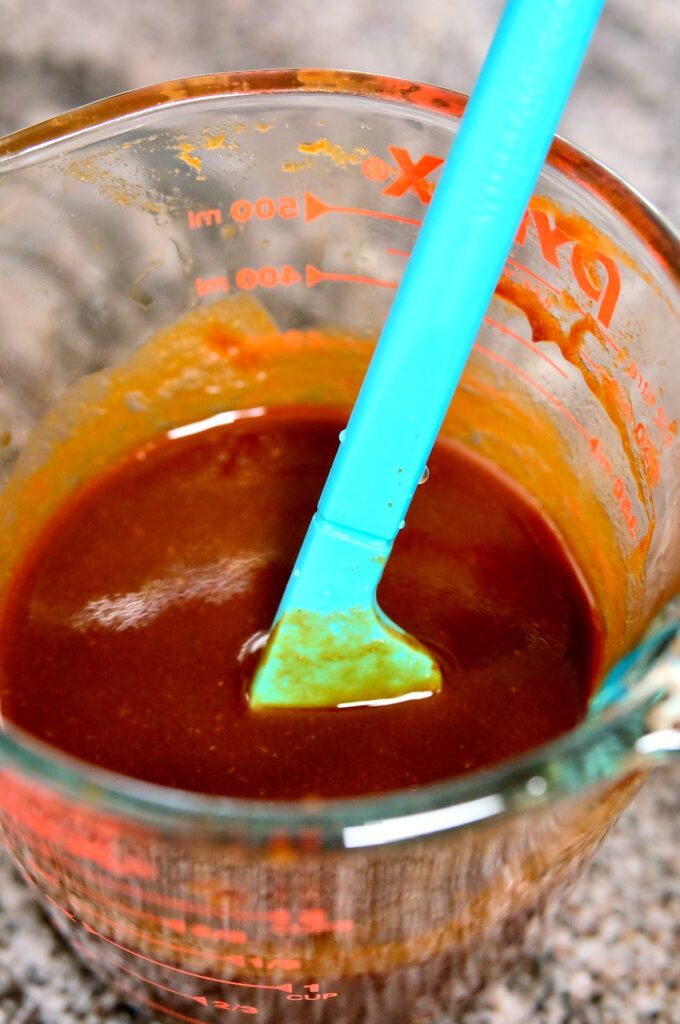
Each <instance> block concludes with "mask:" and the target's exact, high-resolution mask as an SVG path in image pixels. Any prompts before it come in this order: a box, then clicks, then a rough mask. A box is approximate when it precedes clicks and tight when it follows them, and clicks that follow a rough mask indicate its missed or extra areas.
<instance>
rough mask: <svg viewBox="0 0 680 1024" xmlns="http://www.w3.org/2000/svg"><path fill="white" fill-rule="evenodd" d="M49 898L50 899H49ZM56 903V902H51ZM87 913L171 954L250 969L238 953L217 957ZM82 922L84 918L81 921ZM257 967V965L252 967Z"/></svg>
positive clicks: (88, 909) (91, 911)
mask: <svg viewBox="0 0 680 1024" xmlns="http://www.w3.org/2000/svg"><path fill="white" fill-rule="evenodd" d="M48 898H49V897H48ZM72 898H73V899H75V900H76V902H77V903H79V904H80V902H81V901H80V900H79V899H78V897H77V896H75V897H72ZM50 902H51V903H54V900H50ZM54 905H55V907H57V910H61V912H62V913H64V914H68V911H66V910H64V909H63V908H62V907H60V906H59V905H58V904H56V903H54ZM85 911H86V913H87V915H88V916H89V917H93V918H96V920H97V921H101V923H102V924H105V925H108V927H109V928H111V929H114V930H115V931H117V932H122V933H123V934H124V935H126V936H129V937H130V938H132V939H139V940H140V941H141V942H144V943H147V944H150V945H152V946H160V947H161V949H167V950H169V951H170V952H171V953H181V954H182V956H195V957H199V958H203V959H205V958H206V957H209V958H210V959H211V960H216V961H219V962H220V963H225V964H230V965H231V966H232V967H248V966H251V965H250V964H248V963H246V961H245V958H244V957H243V956H242V955H241V954H238V953H232V954H229V953H225V954H220V955H217V954H215V953H213V951H212V950H207V949H192V948H191V947H190V946H182V945H180V944H179V943H177V942H170V941H169V940H168V939H160V938H158V937H157V936H155V935H151V934H150V933H149V932H144V931H140V929H139V928H135V927H134V926H133V925H131V924H128V923H127V922H123V921H114V920H113V919H112V918H110V917H107V916H106V914H102V913H101V911H99V910H94V909H93V908H92V907H90V906H88V905H87V904H85ZM70 916H71V919H72V920H73V921H77V920H79V919H78V918H75V917H73V915H70ZM80 920H82V918H81V919H80ZM252 966H255V965H252Z"/></svg>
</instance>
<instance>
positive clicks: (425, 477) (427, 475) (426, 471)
mask: <svg viewBox="0 0 680 1024" xmlns="http://www.w3.org/2000/svg"><path fill="white" fill-rule="evenodd" d="M429 479H430V467H429V466H425V469H424V470H423V472H422V473H421V474H420V480H419V481H418V486H419V487H420V485H421V484H426V483H427V481H428V480H429Z"/></svg>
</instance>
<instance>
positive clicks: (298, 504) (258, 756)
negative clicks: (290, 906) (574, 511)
mask: <svg viewBox="0 0 680 1024" xmlns="http://www.w3.org/2000/svg"><path fill="white" fill-rule="evenodd" d="M224 420H225V421H224V422H222V423H221V425H214V424H212V425H211V424H210V423H206V424H203V425H202V424H190V425H188V426H187V427H183V428H179V429H176V430H174V431H171V433H170V434H169V435H162V436H160V437H158V438H156V439H154V440H152V441H149V442H147V443H146V444H144V445H142V446H141V447H138V448H136V449H135V450H133V451H131V452H129V453H128V454H126V455H124V456H123V457H121V458H119V459H118V460H117V461H115V462H114V463H112V464H111V465H110V466H109V467H108V468H106V469H105V470H103V471H101V472H99V473H98V474H96V475H94V476H93V477H92V478H91V479H90V480H89V481H87V482H86V483H85V484H83V485H82V486H80V487H79V488H78V489H77V490H76V491H75V493H73V494H72V495H71V496H70V497H69V498H68V499H67V500H66V502H65V503H64V504H63V505H62V506H61V508H60V509H59V510H58V511H57V512H56V513H55V514H54V515H53V516H52V518H51V519H50V520H49V521H48V523H47V524H46V525H45V526H44V527H43V529H42V531H41V532H40V534H39V535H38V537H37V539H35V541H34V542H33V544H32V545H31V546H30V548H29V550H28V551H27V553H26V554H25V556H24V557H23V559H22V560H21V562H20V563H19V566H18V568H17V569H16V570H15V572H14V575H13V578H12V580H11V582H10V585H9V587H8V589H7V591H6V595H5V602H4V606H3V610H2V618H1V620H0V708H1V709H2V714H3V715H4V716H5V718H6V719H8V720H10V721H12V722H14V723H15V724H17V725H18V726H20V727H22V728H23V729H25V730H27V731H28V732H30V733H32V734H34V735H35V736H37V737H39V738H40V739H42V740H44V741H47V742H48V743H50V744H52V745H54V746H56V747H58V748H61V749H62V750H64V751H66V752H68V753H70V754H72V755H75V756H77V757H79V758H82V759H83V760H85V761H88V762H91V763H93V764H95V765H99V766H101V767H105V768H108V769H111V770H114V771H117V772H120V773H123V774H125V775H129V776H132V777H135V778H140V779H145V780H147V781H150V782H154V783H159V784H162V785H167V786H173V787H179V788H182V789H187V790H194V791H198V792H204V793H213V794H223V795H228V796H233V797H243V798H266V799H273V800H283V799H299V798H315V797H327V798H330V797H351V796H358V795H365V794H370V793H377V792H385V791H389V790H397V789H404V788H414V787H419V786H422V785H425V784H428V783H431V782H434V781H439V780H443V779H447V778H451V777H453V776H456V775H460V774H464V773H466V772H471V771H474V770H477V769H480V768H484V767H487V766H489V765H492V764H495V763H497V762H500V761H503V760H505V759H506V758H509V757H512V756H513V755H516V754H518V753H519V752H521V751H524V750H528V749H530V748H533V747H536V746H538V745H540V744H542V743H544V742H546V741H548V740H550V739H552V738H553V737H555V736H557V735H559V734H561V733H563V732H565V731H566V730H568V729H570V728H572V727H573V726H574V725H576V724H577V723H578V722H579V720H580V719H581V718H582V717H583V715H584V712H585V709H586V705H587V700H588V697H589V694H590V692H591V688H592V684H593V680H594V678H595V674H596V671H597V668H598V666H599V661H600V647H601V644H600V632H599V626H598V624H597V618H596V615H595V612H594V609H593V603H592V600H591V598H590V596H589V594H588V591H587V590H586V588H585V585H584V583H583V581H582V579H581V576H580V574H579V573H578V571H577V569H576V568H575V566H574V564H573V562H572V561H571V559H570V558H569V556H568V555H567V554H566V553H565V551H564V549H563V548H562V546H561V544H560V542H559V540H558V538H557V536H556V534H555V532H554V531H553V529H552V527H551V526H550V525H549V524H548V523H547V522H546V521H545V519H544V518H543V517H542V515H541V514H540V512H539V511H538V510H537V508H536V505H535V504H534V503H533V502H532V501H531V500H530V499H529V498H528V497H527V496H526V495H524V494H523V492H521V491H520V490H519V489H518V488H517V487H516V486H515V485H514V484H512V483H511V482H510V481H509V480H508V479H507V478H505V477H504V476H502V475H501V474H500V473H499V472H498V471H497V470H495V469H494V468H493V467H492V466H491V465H490V464H489V463H486V462H484V461H482V460H481V459H479V458H477V457H475V456H474V455H473V454H472V453H471V452H470V451H468V450H466V449H465V448H463V447H462V446H461V445H459V444H457V443H455V442H453V441H450V440H440V441H439V442H438V443H437V445H436V446H435V449H434V451H433V453H432V456H431V458H430V460H429V470H430V475H429V479H428V481H427V484H426V486H423V487H420V488H419V489H418V491H417V494H416V496H415V499H414V502H413V505H412V507H411V510H410V512H409V517H408V523H407V528H406V529H405V530H403V531H402V533H401V534H400V536H399V537H398V539H397V542H396V544H395V548H394V553H393V555H392V557H391V559H390V561H389V563H388V566H387V568H386V571H385V575H384V578H383V581H382V583H381V585H380V589H379V595H378V596H379V600H380V604H381V607H382V608H383V609H384V610H385V612H386V613H387V614H388V615H389V616H390V617H391V618H393V619H394V621H396V622H397V623H399V625H400V626H402V627H403V628H404V629H405V630H407V631H408V632H409V633H411V634H413V635H414V636H415V637H416V638H417V639H418V640H419V641H421V642H422V643H424V644H425V645H426V646H427V647H428V648H429V649H430V650H431V651H432V652H433V653H434V654H435V656H436V658H437V659H438V662H439V664H440V666H441V668H442V670H443V677H444V682H443V687H442V690H441V692H440V693H438V694H435V695H433V696H431V697H428V698H427V699H422V700H421V699H419V700H412V701H405V702H401V703H396V704H393V705H387V706H379V707H353V708H342V709H323V710H317V709H315V710H285V711H284V710H277V711H273V710H272V711H257V712H254V711H251V710H250V709H249V706H248V700H247V692H248V686H249V683H250V680H251V678H252V674H253V671H254V668H255V665H256V663H257V658H258V656H259V653H260V652H261V650H262V645H263V643H264V641H265V638H266V631H267V630H268V629H269V627H270V625H271V622H272V619H273V616H274V613H275V611H276V608H277V605H278V602H279V599H280V596H281V593H282V590H283V587H284V586H285V582H286V579H287V576H288V574H289V572H290V570H291V567H292V564H293V561H294V559H295V555H296V554H297V550H298V548H299V545H300V543H301V541H302V538H303V535H304V532H305V529H306V527H307V524H308V521H309V519H310V517H311V515H312V513H313V512H314V509H315V507H316V502H317V500H318V495H319V493H320V491H321V488H322V486H323V482H324V479H325V476H326V474H327V472H328V469H329V466H330V463H331V461H332V459H333V456H334V454H335V451H336V449H337V444H338V434H339V432H340V430H341V429H342V427H343V426H344V418H343V415H342V414H341V413H338V412H334V411H332V410H328V409H324V408H322V407H302V406H297V407H288V408H286V407H281V408H272V409H269V410H265V409H254V410H244V411H241V412H240V413H235V414H232V415H230V416H227V417H225V418H224ZM230 420H231V421H232V422H229V421H230Z"/></svg>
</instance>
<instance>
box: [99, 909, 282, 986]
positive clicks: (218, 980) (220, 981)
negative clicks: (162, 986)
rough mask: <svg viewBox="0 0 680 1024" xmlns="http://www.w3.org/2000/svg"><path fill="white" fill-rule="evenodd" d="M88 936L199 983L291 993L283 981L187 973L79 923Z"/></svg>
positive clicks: (183, 969) (180, 968)
mask: <svg viewBox="0 0 680 1024" xmlns="http://www.w3.org/2000/svg"><path fill="white" fill-rule="evenodd" d="M80 923H81V924H82V926H83V928H84V929H85V931H86V932H88V934H90V935H93V936H94V937H95V938H96V939H100V940H101V941H102V942H107V943H108V944H109V945H110V946H114V947H115V948H116V949H119V950H120V951H121V952H122V953H128V954H129V955H130V956H136V957H138V958H139V959H140V960H144V961H145V962H146V963H148V964H153V966H154V967H161V968H162V969H163V970H165V971H174V972H175V973H176V974H184V975H186V976H187V977H189V978H198V979H199V980H200V981H212V982H214V983H215V984H216V985H233V986H234V987H236V988H256V989H264V990H267V991H270V992H292V991H293V984H292V982H290V981H284V982H283V983H282V984H280V985H260V984H258V983H257V982H254V981H227V980H226V979H225V978H215V977H214V976H213V975H211V974H196V972H195V971H187V970H186V969H185V968H183V967H175V966H174V965H173V964H166V963H163V961H162V960H154V959H153V958H152V957H150V956H145V955H144V953H139V952H137V950H135V949H130V948H129V947H128V946H122V945H121V944H120V943H119V942H114V940H113V939H109V938H108V937H107V936H106V935H102V934H101V932H98V931H97V930H96V928H93V927H92V925H89V924H87V922H86V921H81V922H80Z"/></svg>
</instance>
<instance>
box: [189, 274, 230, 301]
mask: <svg viewBox="0 0 680 1024" xmlns="http://www.w3.org/2000/svg"><path fill="white" fill-rule="evenodd" d="M194 285H195V287H196V294H197V295H198V297H199V298H200V299H204V298H205V297H206V296H207V295H220V294H222V292H228V291H229V278H228V277H227V276H226V275H225V274H219V275H217V276H216V277H197V278H195V279H194Z"/></svg>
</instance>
